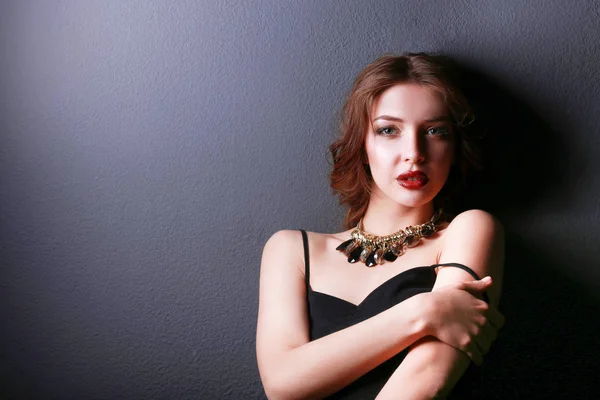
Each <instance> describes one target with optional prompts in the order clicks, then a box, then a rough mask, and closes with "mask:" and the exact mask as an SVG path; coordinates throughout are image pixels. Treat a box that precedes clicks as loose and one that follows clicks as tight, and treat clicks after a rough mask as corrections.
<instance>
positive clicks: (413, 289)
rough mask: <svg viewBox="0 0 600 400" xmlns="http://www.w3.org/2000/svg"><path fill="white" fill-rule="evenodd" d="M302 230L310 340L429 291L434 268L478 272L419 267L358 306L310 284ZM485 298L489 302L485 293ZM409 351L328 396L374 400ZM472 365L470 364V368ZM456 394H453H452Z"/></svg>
mask: <svg viewBox="0 0 600 400" xmlns="http://www.w3.org/2000/svg"><path fill="white" fill-rule="evenodd" d="M300 231H301V232H302V240H303V243H304V261H305V277H306V292H307V301H308V315H309V323H310V340H311V341H312V340H316V339H319V338H321V337H323V336H326V335H329V334H330V333H333V332H336V331H338V330H341V329H344V328H347V327H349V326H352V325H354V324H357V323H359V322H362V321H364V320H366V319H368V318H371V317H373V316H375V315H377V314H379V313H380V312H383V311H385V310H387V309H388V308H391V307H393V306H394V305H396V304H398V303H400V302H402V301H404V300H406V299H408V298H409V297H411V296H414V295H416V294H419V293H424V292H430V291H431V290H432V289H433V285H434V283H435V279H436V276H437V275H436V273H435V267H438V266H451V267H457V268H461V269H463V270H465V271H467V272H468V273H469V274H471V275H472V276H473V278H475V279H479V277H478V276H477V274H476V273H475V272H474V271H473V270H472V269H470V268H469V267H467V266H465V265H462V264H458V263H445V264H433V265H427V266H419V267H414V268H411V269H408V270H406V271H403V272H401V273H399V274H398V275H396V276H394V277H392V278H390V279H389V280H387V281H385V282H384V283H382V284H381V285H380V286H378V287H377V288H376V289H375V290H373V291H372V292H371V293H370V294H369V295H368V296H367V297H366V298H365V299H364V300H363V301H362V302H361V303H360V304H358V305H356V304H353V303H350V302H348V301H346V300H342V299H340V298H338V297H335V296H332V295H329V294H325V293H321V292H317V291H314V290H312V288H311V287H310V263H309V252H308V238H307V235H306V231H304V230H302V229H301V230H300ZM484 300H485V301H488V299H487V296H486V295H485V293H484ZM406 354H407V350H404V351H402V352H400V353H398V354H397V355H395V356H394V357H392V358H390V359H389V360H387V361H386V362H384V363H382V364H380V365H379V366H377V367H375V368H374V369H372V370H371V371H369V372H367V373H366V374H364V375H363V376H361V377H360V378H358V379H357V380H356V381H354V382H352V383H351V384H349V385H348V386H346V387H345V388H343V389H342V390H340V391H339V392H337V393H335V394H333V395H331V396H330V397H328V399H361V400H366V399H374V398H375V397H376V396H377V394H378V393H379V392H380V391H381V389H382V388H383V386H384V385H385V383H386V382H387V381H388V379H389V378H390V376H391V375H392V374H393V373H394V371H395V370H396V368H397V367H398V366H399V365H400V363H401V362H402V360H403V359H404V357H405V356H406ZM469 368H471V367H469ZM453 394H454V393H453Z"/></svg>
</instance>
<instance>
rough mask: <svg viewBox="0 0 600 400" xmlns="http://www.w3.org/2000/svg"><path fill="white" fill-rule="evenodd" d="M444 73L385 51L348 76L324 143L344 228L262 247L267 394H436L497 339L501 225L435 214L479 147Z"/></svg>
mask: <svg viewBox="0 0 600 400" xmlns="http://www.w3.org/2000/svg"><path fill="white" fill-rule="evenodd" d="M453 79H454V78H453V69H452V67H451V63H450V62H449V61H448V60H447V59H446V58H444V57H442V56H436V55H427V54H423V53H420V54H406V55H403V56H383V57H381V58H379V59H377V60H376V61H374V62H373V63H372V64H370V65H368V66H367V67H366V68H365V69H364V70H363V71H362V72H361V73H360V74H359V76H358V78H357V79H356V81H355V84H354V86H353V88H352V91H351V92H350V95H349V97H348V100H347V102H346V105H345V107H344V110H343V115H342V135H341V137H340V138H339V139H338V140H337V141H336V142H335V143H333V144H332V145H331V146H330V150H331V153H332V156H333V162H334V164H333V171H332V173H331V185H332V187H333V188H334V190H335V191H336V192H337V193H338V194H339V195H340V202H341V203H342V204H345V205H347V206H348V208H349V210H348V214H347V217H346V228H348V230H346V231H344V232H339V233H331V234H325V233H316V232H305V231H304V230H282V231H279V232H276V233H275V234H274V235H273V236H272V237H271V238H270V239H269V240H268V241H267V243H266V244H265V247H264V250H263V255H262V264H261V273H260V296H259V312H258V325H257V342H256V350H257V360H258V367H259V370H260V374H261V379H262V382H263V385H264V388H265V391H266V394H267V396H268V397H269V398H271V399H292V398H293V399H304V398H325V397H329V396H331V398H356V399H369V398H371V399H372V398H377V399H427V398H434V397H439V396H445V395H447V394H448V393H449V392H450V390H451V389H452V388H453V386H454V385H455V384H456V382H457V381H458V380H459V378H460V377H461V375H462V374H463V373H464V371H465V370H466V369H467V367H468V365H469V363H470V362H471V361H472V362H474V363H475V364H478V365H479V364H481V363H482V357H483V355H485V354H486V353H487V351H488V350H489V348H490V345H491V343H492V342H493V341H494V340H495V339H496V335H497V330H498V329H499V328H501V327H502V325H503V323H504V317H503V316H502V315H501V314H500V313H499V312H498V311H497V305H498V301H499V298H500V288H501V280H502V268H503V258H504V239H503V230H502V226H501V225H500V224H499V222H498V221H497V220H496V219H495V218H494V217H493V216H491V215H490V214H488V213H487V212H485V211H482V210H468V211H464V212H462V213H460V214H458V215H456V216H455V217H454V218H451V217H450V216H449V215H447V214H446V213H444V212H443V210H442V208H443V207H444V205H447V204H448V202H449V201H450V200H452V195H453V194H456V193H460V192H459V191H458V192H457V191H456V190H455V189H456V188H457V187H460V186H459V184H460V182H461V181H462V177H463V176H464V174H465V173H466V171H467V170H468V169H469V168H470V167H473V166H474V165H475V163H476V155H477V153H476V151H475V148H474V145H473V143H472V140H471V138H470V135H469V132H468V123H469V121H471V120H472V115H471V111H470V108H469V106H468V104H467V102H466V100H465V98H464V96H463V94H462V93H461V92H460V91H459V89H458V87H457V85H456V84H455V82H454V80H453ZM480 277H485V278H484V279H481V280H480V279H479V278H480ZM492 279H493V284H492Z"/></svg>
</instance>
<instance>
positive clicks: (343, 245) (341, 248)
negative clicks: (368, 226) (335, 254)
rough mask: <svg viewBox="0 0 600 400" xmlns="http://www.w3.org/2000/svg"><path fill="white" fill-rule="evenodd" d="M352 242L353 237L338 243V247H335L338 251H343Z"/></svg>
mask: <svg viewBox="0 0 600 400" xmlns="http://www.w3.org/2000/svg"><path fill="white" fill-rule="evenodd" d="M352 242H354V238H352V239H348V240H346V241H345V242H344V243H342V244H340V245H339V246H338V247H336V248H335V249H336V250H339V251H344V250H346V247H348V246H350V244H351V243H352Z"/></svg>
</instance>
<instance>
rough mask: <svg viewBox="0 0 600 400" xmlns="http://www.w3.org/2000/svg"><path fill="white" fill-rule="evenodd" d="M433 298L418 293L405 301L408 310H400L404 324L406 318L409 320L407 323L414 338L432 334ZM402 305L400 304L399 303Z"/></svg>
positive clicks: (429, 295)
mask: <svg viewBox="0 0 600 400" xmlns="http://www.w3.org/2000/svg"><path fill="white" fill-rule="evenodd" d="M433 297H434V296H432V295H431V293H429V292H428V293H419V294H417V295H415V296H412V297H411V298H409V299H407V300H405V302H406V303H407V305H408V306H409V307H408V309H404V310H402V311H401V312H402V314H403V315H402V316H400V318H403V319H404V321H403V322H404V323H406V317H408V319H409V323H410V324H411V326H412V327H413V331H414V334H415V336H417V337H418V338H419V339H420V338H422V337H425V336H430V335H432V334H433V332H434V329H433V315H434V312H433V311H434V310H435V305H434V299H433ZM400 304H402V303H400Z"/></svg>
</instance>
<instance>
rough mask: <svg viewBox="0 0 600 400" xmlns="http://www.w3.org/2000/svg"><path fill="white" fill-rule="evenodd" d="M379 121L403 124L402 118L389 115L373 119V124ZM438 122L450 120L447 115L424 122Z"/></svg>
mask: <svg viewBox="0 0 600 400" xmlns="http://www.w3.org/2000/svg"><path fill="white" fill-rule="evenodd" d="M379 119H385V120H388V121H398V122H404V120H403V119H402V118H398V117H392V116H391V115H380V116H379V117H376V118H375V119H373V122H375V121H377V120H379ZM440 121H445V122H446V121H450V118H448V116H447V115H439V116H436V117H432V118H428V119H426V120H425V122H440Z"/></svg>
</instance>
